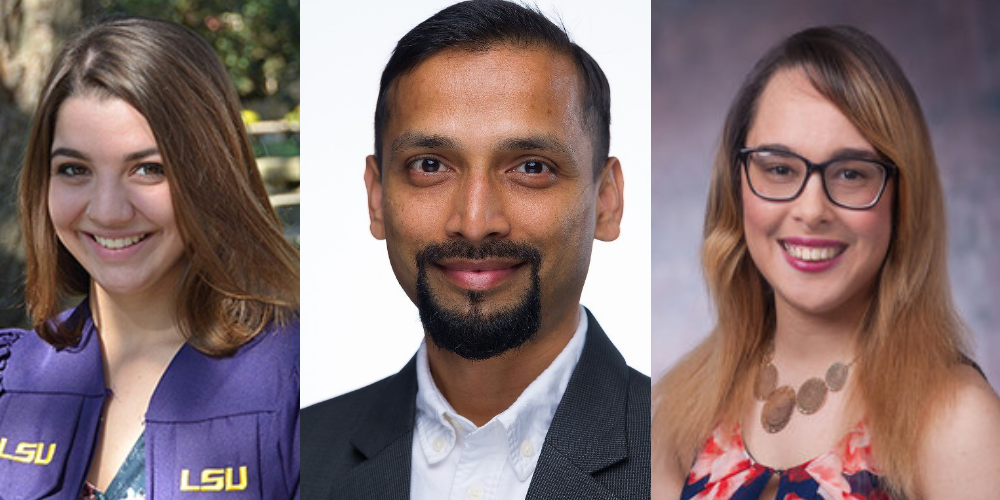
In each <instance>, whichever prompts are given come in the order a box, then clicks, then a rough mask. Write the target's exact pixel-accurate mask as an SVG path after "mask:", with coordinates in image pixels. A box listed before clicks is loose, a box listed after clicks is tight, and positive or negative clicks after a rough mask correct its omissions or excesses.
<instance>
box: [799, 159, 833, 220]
mask: <svg viewBox="0 0 1000 500" xmlns="http://www.w3.org/2000/svg"><path fill="white" fill-rule="evenodd" d="M791 203H792V212H791V213H792V217H793V218H794V219H795V220H797V221H799V222H802V223H803V224H805V225H806V226H808V227H816V226H819V225H821V224H823V223H826V222H829V221H830V219H831V218H832V216H833V203H832V202H831V201H830V199H829V198H827V196H826V191H824V190H823V178H822V177H821V176H820V173H819V172H814V173H813V174H812V175H810V176H809V179H807V180H806V186H805V188H804V189H803V190H802V193H801V194H799V196H798V197H797V198H795V199H794V200H792V201H791Z"/></svg>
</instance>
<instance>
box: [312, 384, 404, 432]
mask: <svg viewBox="0 0 1000 500" xmlns="http://www.w3.org/2000/svg"><path fill="white" fill-rule="evenodd" d="M393 378H394V376H393V377H386V378H384V379H382V380H379V381H378V382H375V383H374V384H371V385H369V386H366V387H362V388H361V389H357V390H355V391H352V392H349V393H347V394H343V395H340V396H337V397H335V398H332V399H328V400H326V401H323V402H321V403H316V404H314V405H312V406H309V407H307V408H304V409H303V410H302V441H303V443H310V442H312V441H311V438H316V437H319V436H320V435H323V434H333V433H336V434H340V435H347V434H350V432H349V429H352V428H355V427H357V426H358V425H359V424H361V423H362V422H363V421H364V418H365V416H366V415H367V414H368V413H369V411H371V406H372V404H373V403H375V402H376V401H378V400H379V399H380V397H381V396H382V395H383V393H384V392H385V390H386V388H387V386H388V385H389V382H390V381H391V380H392V379H393ZM334 423H335V424H336V425H334Z"/></svg>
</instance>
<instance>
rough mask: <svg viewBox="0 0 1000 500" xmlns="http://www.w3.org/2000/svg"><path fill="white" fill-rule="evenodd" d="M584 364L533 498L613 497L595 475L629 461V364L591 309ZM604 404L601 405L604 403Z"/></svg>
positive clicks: (549, 441) (553, 432)
mask: <svg viewBox="0 0 1000 500" xmlns="http://www.w3.org/2000/svg"><path fill="white" fill-rule="evenodd" d="M587 320H588V321H589V324H590V327H589V328H588V329H587V340H586V343H585V344H584V346H583V353H582V354H581V355H580V362H579V363H577V365H576V370H575V371H574V372H573V376H572V377H571V378H570V380H569V385H568V386H567V387H566V394H565V395H564V396H563V398H562V401H561V402H560V403H559V408H557V409H556V414H555V417H553V419H552V426H551V427H550V428H549V433H548V434H547V435H546V437H545V444H544V445H543V446H542V454H541V456H540V457H539V459H538V467H537V468H536V469H535V474H534V476H533V478H532V481H531V488H530V489H529V490H528V496H527V498H528V499H529V500H530V499H536V498H537V499H543V498H550V497H551V494H550V493H549V492H552V491H563V492H573V495H574V496H575V497H577V498H591V499H600V498H612V497H611V496H609V494H608V492H607V491H605V490H604V488H603V487H601V486H600V485H598V484H597V482H596V481H594V479H593V474H595V473H597V472H599V471H601V470H603V469H606V468H608V467H611V466H612V465H614V464H616V463H618V462H621V461H623V460H626V459H627V458H628V434H627V432H628V408H627V407H626V406H627V405H626V402H627V401H626V400H627V398H628V383H629V382H628V365H627V364H626V363H625V358H623V357H622V355H621V353H619V352H618V349H616V348H615V346H614V344H612V343H611V340H610V339H608V336H607V334H605V333H604V330H603V329H602V328H601V325H599V324H598V323H597V320H596V319H595V318H594V316H593V314H591V313H590V311H589V310H588V311H587ZM598 402H599V403H598Z"/></svg>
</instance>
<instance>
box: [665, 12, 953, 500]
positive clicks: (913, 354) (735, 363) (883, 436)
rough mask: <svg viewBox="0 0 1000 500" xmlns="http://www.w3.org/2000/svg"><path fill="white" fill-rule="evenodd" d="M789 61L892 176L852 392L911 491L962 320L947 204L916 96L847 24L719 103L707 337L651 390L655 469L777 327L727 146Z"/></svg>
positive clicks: (881, 454)
mask: <svg viewBox="0 0 1000 500" xmlns="http://www.w3.org/2000/svg"><path fill="white" fill-rule="evenodd" d="M784 70H799V71H804V73H805V74H806V75H807V77H808V78H809V80H810V82H811V83H812V85H813V86H814V87H815V88H816V90H817V91H818V92H819V93H820V94H822V95H823V96H824V97H825V98H827V99H829V100H830V102H832V103H833V104H834V105H835V106H837V108H838V109H839V110H840V112H841V113H843V114H844V116H846V117H847V119H848V120H850V121H851V123H852V124H853V125H854V126H855V127H856V128H857V129H858V130H859V131H860V132H861V134H862V135H863V136H864V137H865V138H866V139H867V140H868V141H869V142H870V143H871V144H872V146H873V147H874V148H875V149H876V150H877V152H878V153H879V154H880V155H882V156H883V157H884V158H885V159H887V160H888V161H890V162H891V163H893V164H895V165H896V166H898V167H899V169H898V175H897V176H896V177H895V179H894V182H896V183H897V184H896V186H895V188H896V189H895V197H894V200H893V201H894V209H893V234H892V239H891V242H890V245H889V249H888V252H887V255H886V258H885V261H884V263H883V266H882V268H881V270H880V272H879V276H878V278H877V280H876V286H875V291H874V295H873V299H872V302H871V305H870V306H869V308H868V310H867V311H866V313H865V316H864V318H863V320H862V324H861V325H860V332H859V337H858V349H859V352H858V358H857V359H858V362H857V368H856V369H855V371H854V374H853V375H854V376H855V377H856V389H855V393H854V394H852V395H851V398H852V399H851V401H854V402H856V403H858V404H861V405H862V407H863V408H864V410H865V414H866V418H867V419H868V422H869V425H870V428H871V432H872V441H873V449H874V451H875V455H876V458H877V460H878V466H879V468H880V470H881V471H882V472H883V474H884V476H885V478H886V482H887V483H888V486H889V487H890V489H891V490H892V491H894V492H896V493H897V494H902V495H906V496H912V495H913V494H914V478H915V474H916V467H917V466H916V463H915V456H916V455H917V454H916V452H915V451H916V449H917V446H919V445H920V443H921V438H922V437H923V436H924V435H925V434H926V432H925V431H926V429H927V426H928V422H929V421H930V419H931V418H932V413H931V412H930V411H928V408H931V409H934V408H940V407H941V406H943V405H944V401H943V398H945V397H946V394H947V390H946V389H947V388H948V384H949V383H950V382H949V380H951V379H952V377H950V376H949V375H950V370H951V369H952V368H953V367H954V366H955V365H956V364H957V363H961V362H962V360H963V356H964V353H965V352H966V347H965V346H966V343H965V331H964V327H963V326H962V324H961V322H960V320H959V319H958V316H957V314H956V312H955V309H954V306H953V304H952V299H951V291H950V289H949V284H948V275H947V263H946V255H945V252H946V247H945V241H946V240H945V218H944V201H943V197H942V190H941V183H940V179H939V177H938V172H937V165H936V162H935V160H934V151H933V148H932V146H931V141H930V136H929V133H928V131H927V125H926V122H925V120H924V116H923V112H922V111H921V109H920V104H919V102H918V100H917V97H916V94H915V93H914V92H913V89H912V87H911V86H910V83H909V82H908V81H907V79H906V76H905V75H904V74H903V71H902V69H900V67H899V65H898V64H897V63H896V61H895V60H894V59H893V57H892V56H891V55H890V54H889V52H888V51H886V49H885V48H884V47H883V46H882V45H881V44H879V42H878V41H876V40H875V39H874V38H873V37H871V36H869V35H867V34H866V33H863V32H861V31H860V30H857V29H855V28H851V27H819V28H812V29H808V30H805V31H801V32H799V33H796V34H794V35H792V36H791V37H789V38H787V39H786V40H784V41H783V42H782V43H780V44H779V45H777V46H776V47H774V48H772V49H771V50H770V51H769V52H768V53H767V54H766V55H764V57H763V58H762V59H761V60H760V61H759V62H758V63H757V65H756V66H755V67H754V69H753V70H752V71H751V73H750V74H749V75H748V77H747V79H746V80H745V82H744V83H743V86H742V87H741V88H740V90H739V92H738V93H737V95H736V98H735V100H734V101H733V104H732V106H731V107H730V109H729V114H728V116H727V118H726V123H725V127H724V129H723V134H722V141H721V144H720V147H719V150H718V154H717V155H716V159H715V162H714V165H713V168H712V177H711V184H710V191H709V198H708V205H707V208H706V214H705V225H704V242H703V244H702V265H703V266H704V272H705V276H706V280H707V282H708V287H709V290H710V292H711V294H712V297H713V300H714V304H715V307H716V313H717V316H718V318H717V320H718V322H717V324H716V327H715V328H714V330H713V331H712V332H711V334H710V335H709V337H708V338H707V339H706V340H704V341H703V342H702V343H701V344H700V345H698V346H697V347H696V348H695V349H694V350H693V351H692V352H690V353H689V354H687V355H686V356H685V357H684V358H683V359H681V360H680V361H679V362H678V363H677V365H675V366H674V367H673V368H672V369H671V370H670V371H669V372H668V373H667V374H666V375H665V376H664V377H663V379H661V380H660V381H659V382H658V383H657V386H656V389H655V401H656V402H655V403H654V406H655V415H654V426H653V429H654V431H653V432H654V448H656V447H659V448H660V449H661V450H662V449H669V450H672V451H673V452H675V453H676V454H675V455H673V456H660V457H658V460H659V461H658V463H657V465H658V466H660V467H677V468H678V469H679V470H686V467H688V466H689V465H690V462H689V460H691V459H693V458H694V455H695V453H696V452H697V450H698V448H699V447H700V446H701V444H702V443H703V442H704V440H705V439H707V437H708V435H709V434H710V433H711V431H712V429H713V428H714V426H716V425H719V424H726V423H735V422H737V421H738V419H739V412H740V410H741V409H742V408H743V407H744V406H743V404H744V403H745V401H746V398H747V397H749V394H750V382H751V381H752V380H753V379H754V377H755V374H756V370H757V367H758V366H759V364H760V360H761V359H763V357H764V355H765V350H766V349H767V348H768V345H769V344H770V342H771V338H772V336H773V332H774V326H775V308H774V297H773V294H772V293H771V292H769V286H768V284H767V282H766V281H765V280H764V278H763V276H762V275H761V274H760V272H759V271H758V269H757V267H756V265H755V264H754V263H753V260H752V259H751V256H750V253H749V252H748V250H747V244H746V240H745V238H744V228H743V206H742V200H741V193H740V175H741V174H740V170H739V166H738V159H737V157H738V154H739V150H740V148H743V147H745V141H746V137H747V133H748V131H749V129H750V127H751V125H752V123H753V119H754V114H755V109H756V106H757V102H758V101H759V98H760V95H761V93H762V91H763V89H764V87H765V86H766V85H767V83H768V82H769V81H770V79H771V78H772V77H773V76H774V75H775V74H776V73H778V72H779V71H784Z"/></svg>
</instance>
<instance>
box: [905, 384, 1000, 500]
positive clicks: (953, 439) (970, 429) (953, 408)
mask: <svg viewBox="0 0 1000 500" xmlns="http://www.w3.org/2000/svg"><path fill="white" fill-rule="evenodd" d="M952 376H953V377H954V378H955V380H954V382H955V389H954V394H953V395H952V396H951V397H950V398H949V400H948V404H947V406H945V407H944V408H941V409H940V412H939V413H938V414H937V415H936V416H935V418H934V420H933V421H932V422H931V424H930V427H929V429H928V432H927V435H926V436H925V438H924V443H923V445H922V446H921V448H920V474H919V477H918V488H919V490H920V492H921V493H922V498H927V499H930V500H934V499H939V498H989V497H990V496H991V495H995V494H996V492H997V491H1000V453H997V450H1000V398H998V397H997V394H996V392H995V391H994V390H993V388H992V387H990V384H989V383H987V381H986V380H985V379H984V378H983V377H982V375H980V374H979V373H978V372H977V371H976V370H974V369H973V368H971V367H968V366H961V367H958V368H956V369H955V370H954V371H953V373H952Z"/></svg>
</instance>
